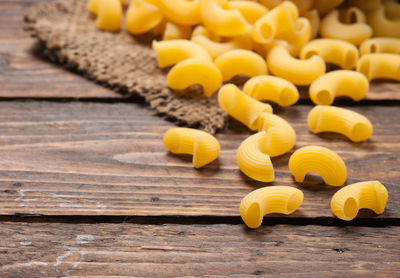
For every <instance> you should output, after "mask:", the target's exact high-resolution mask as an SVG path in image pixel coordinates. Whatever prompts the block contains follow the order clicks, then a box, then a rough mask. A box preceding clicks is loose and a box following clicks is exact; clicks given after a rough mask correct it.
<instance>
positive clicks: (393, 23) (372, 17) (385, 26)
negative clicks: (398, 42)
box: [367, 6, 400, 38]
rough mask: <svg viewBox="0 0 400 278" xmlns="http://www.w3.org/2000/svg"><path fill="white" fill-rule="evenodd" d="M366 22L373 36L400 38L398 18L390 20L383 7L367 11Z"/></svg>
mask: <svg viewBox="0 0 400 278" xmlns="http://www.w3.org/2000/svg"><path fill="white" fill-rule="evenodd" d="M367 20H368V24H369V25H370V26H371V27H372V30H373V31H374V36H375V37H396V38H400V20H390V19H388V18H387V17H386V15H385V7H383V6H382V7H381V8H379V9H377V10H374V11H372V12H370V13H368V17H367Z"/></svg>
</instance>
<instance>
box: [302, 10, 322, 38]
mask: <svg viewBox="0 0 400 278" xmlns="http://www.w3.org/2000/svg"><path fill="white" fill-rule="evenodd" d="M304 17H305V18H307V19H308V21H309V22H310V24H311V35H310V39H311V40H312V39H315V38H316V37H317V36H318V31H319V25H320V18H319V14H318V11H317V10H316V9H314V10H311V11H308V12H306V13H305V14H304Z"/></svg>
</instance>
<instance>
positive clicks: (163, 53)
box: [153, 40, 212, 68]
mask: <svg viewBox="0 0 400 278" xmlns="http://www.w3.org/2000/svg"><path fill="white" fill-rule="evenodd" d="M153 49H154V51H155V52H156V54H157V59H158V66H159V67H160V68H165V67H169V66H172V65H175V64H177V63H179V62H180V61H182V60H185V59H190V58H196V59H198V60H200V61H203V62H212V59H211V56H210V54H208V52H207V50H205V49H204V48H203V47H202V46H200V45H198V44H196V43H194V42H192V41H188V40H169V41H159V42H157V41H153Z"/></svg>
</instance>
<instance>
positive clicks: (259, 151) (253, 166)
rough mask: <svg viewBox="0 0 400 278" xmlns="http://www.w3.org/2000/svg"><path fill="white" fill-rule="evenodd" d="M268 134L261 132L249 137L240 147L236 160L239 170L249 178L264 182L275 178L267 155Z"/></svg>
mask: <svg viewBox="0 0 400 278" xmlns="http://www.w3.org/2000/svg"><path fill="white" fill-rule="evenodd" d="M266 145H267V132H266V131H260V132H258V133H256V134H253V135H251V136H249V137H247V138H246V139H245V140H244V141H243V142H242V143H241V144H240V146H239V148H238V151H237V154H236V160H237V163H238V166H239V169H240V170H241V171H242V172H243V173H244V174H245V175H246V176H248V177H250V178H252V179H255V180H257V181H262V182H271V181H273V180H274V178H275V173H274V167H273V165H272V162H271V158H270V157H269V155H268V154H267V153H266V150H265V146H266Z"/></svg>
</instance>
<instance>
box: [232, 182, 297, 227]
mask: <svg viewBox="0 0 400 278" xmlns="http://www.w3.org/2000/svg"><path fill="white" fill-rule="evenodd" d="M303 198H304V194H303V192H301V191H300V190H299V189H297V188H294V187H291V186H268V187H263V188H259V189H256V190H254V191H252V192H250V193H249V194H247V195H246V196H245V197H244V198H243V199H242V201H241V202H240V216H241V217H242V219H243V221H244V223H245V224H246V225H247V227H249V228H252V229H256V228H258V227H260V226H261V223H262V221H263V216H264V215H267V214H269V213H283V214H286V215H288V214H292V213H293V212H295V211H296V210H297V209H298V208H299V207H300V206H301V204H302V203H303Z"/></svg>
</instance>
